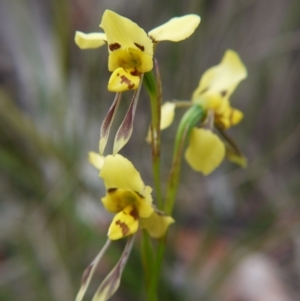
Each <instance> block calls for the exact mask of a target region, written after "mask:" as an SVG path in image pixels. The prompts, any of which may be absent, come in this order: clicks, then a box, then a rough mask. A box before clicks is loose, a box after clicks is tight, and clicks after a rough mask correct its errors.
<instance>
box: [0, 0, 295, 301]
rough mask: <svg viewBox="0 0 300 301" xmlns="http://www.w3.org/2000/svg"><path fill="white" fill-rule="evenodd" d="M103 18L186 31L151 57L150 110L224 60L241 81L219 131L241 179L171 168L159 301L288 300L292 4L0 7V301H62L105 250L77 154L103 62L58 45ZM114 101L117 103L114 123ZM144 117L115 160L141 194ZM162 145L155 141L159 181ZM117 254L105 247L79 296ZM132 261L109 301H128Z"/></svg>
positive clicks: (96, 117) (138, 292)
mask: <svg viewBox="0 0 300 301" xmlns="http://www.w3.org/2000/svg"><path fill="white" fill-rule="evenodd" d="M105 9H111V10H113V11H116V12H117V13H119V14H121V15H123V16H126V17H128V18H130V19H131V20H134V21H135V22H137V23H138V24H139V25H140V26H141V27H143V28H144V29H145V30H150V29H152V28H154V27H155V26H158V25H160V24H162V23H164V22H165V21H167V20H169V19H170V18H172V17H173V16H176V15H183V14H188V13H196V14H199V15H200V16H201V18H202V21H201V24H200V26H199V28H198V29H197V30H196V32H195V34H194V35H192V36H191V37H190V38H189V39H188V40H186V41H183V42H181V43H168V42H163V43H161V44H159V46H158V48H157V51H156V58H157V59H158V62H159V65H160V71H161V77H162V82H163V97H164V100H171V99H189V98H190V96H191V94H192V92H193V90H194V89H195V88H196V86H197V84H198V81H199V78H200V76H201V74H202V73H203V72H204V71H205V70H206V69H207V68H209V67H211V66H212V65H216V64H218V63H219V61H220V59H221V57H222V56H223V53H224V52H225V50H226V49H233V50H235V51H237V52H238V53H239V54H240V56H241V58H242V60H243V62H244V63H245V65H246V66H247V68H248V72H249V76H248V78H247V79H246V80H245V81H244V82H243V83H242V84H241V85H240V86H239V88H238V90H237V91H236V92H235V94H234V95H233V97H232V104H233V106H235V107H237V108H239V109H241V110H243V111H244V113H245V119H244V121H243V122H242V123H241V125H240V126H239V127H237V128H236V129H232V130H231V134H232V135H234V136H235V139H236V140H237V141H239V143H240V146H241V149H242V150H243V151H244V153H245V154H246V156H247V157H248V159H249V166H248V168H247V169H245V170H243V169H240V168H238V167H236V166H234V165H233V164H230V163H228V162H224V163H223V164H222V166H221V168H219V169H218V170H217V171H216V172H214V173H213V174H212V175H211V176H209V177H206V178H204V177H202V176H201V175H199V174H197V173H195V172H193V171H192V170H191V169H190V168H189V167H188V166H187V165H186V164H185V163H184V166H183V170H182V181H181V185H180V190H179V196H178V200H177V203H176V208H177V209H176V212H175V219H176V224H175V225H173V226H172V227H171V229H170V234H169V243H168V250H167V251H168V253H167V257H166V260H165V266H164V274H163V277H162V278H163V279H162V281H161V288H160V296H161V300H191V301H193V300H222V301H223V300H224V301H237V300H247V301H248V300H249V301H258V300H265V301H269V300H281V301H283V300H299V298H300V290H299V285H298V284H299V281H300V264H299V262H300V261H299V260H300V233H299V229H300V199H299V196H300V172H299V171H300V162H299V158H300V157H299V155H300V151H299V145H300V118H299V116H300V102H299V95H300V76H299V70H300V5H299V1H298V0H287V1H285V0H260V1H257V0H206V1H204V0H185V1H174V0H173V1H171V0H168V1H158V0H153V1H141V0H140V1H139V0H123V1H117V0H115V1H108V0H103V1H100V0H99V1H96V0H69V1H68V0H59V1H58V0H43V1H41V0H26V1H25V0H9V1H1V2H0V39H1V42H0V143H1V144H0V145H1V148H0V168H1V171H0V187H1V194H0V198H1V199H0V300H3V301H6V300H7V301H10V300H22V301H27V300H28V301H29V300H30V301H35V300H43V301H61V300H73V299H74V296H75V294H76V292H77V290H78V288H79V284H80V279H81V274H82V272H83V270H84V268H85V267H86V266H87V265H88V264H89V262H90V261H91V260H92V259H93V257H94V256H96V254H97V252H98V251H99V250H100V248H101V247H102V245H103V242H104V240H105V238H106V231H107V227H108V225H109V222H110V219H111V216H110V215H109V214H107V213H105V212H104V211H103V209H102V204H100V202H99V199H100V198H101V197H102V196H103V195H104V193H105V191H104V188H103V184H102V182H101V180H100V179H99V178H98V174H97V171H96V170H95V169H93V167H90V166H89V164H88V162H87V153H88V151H90V150H94V151H97V147H98V139H99V127H100V124H101V121H102V120H103V117H104V116H105V113H106V112H107V110H108V108H109V106H110V104H111V102H112V101H113V98H114V95H113V93H109V92H108V91H107V89H106V85H107V81H108V78H109V72H108V70H107V49H105V47H104V48H101V49H98V50H87V51H81V50H79V49H78V48H77V46H76V45H75V43H74V40H73V39H74V33H75V31H76V30H80V31H83V32H95V31H98V30H100V29H99V27H98V25H99V23H100V20H101V16H102V13H103V12H104V10H105ZM130 98H131V93H130V92H127V93H125V95H124V99H123V100H122V105H121V110H124V111H125V110H126V108H127V107H128V102H129V100H130ZM148 112H149V101H148V99H147V95H146V93H145V92H142V94H141V97H140V101H139V104H138V109H137V116H136V120H135V125H136V126H135V129H134V133H133V137H132V139H131V140H130V142H129V143H128V144H127V146H126V147H125V148H124V151H123V154H124V155H125V156H128V157H130V160H132V161H133V162H134V164H135V165H136V166H137V168H138V169H139V170H140V172H141V173H142V176H143V179H145V182H146V183H147V184H150V185H151V184H152V176H151V159H150V156H151V151H150V147H149V146H148V145H147V144H146V143H144V142H141V141H144V137H145V136H146V133H147V128H148V124H149V122H150V117H149V116H148ZM177 113H179V112H177ZM179 114H180V113H179ZM119 115H120V118H122V116H124V114H122V113H120V114H119ZM115 124H119V122H118V120H116V122H115ZM112 130H113V131H115V130H116V127H114V128H113V129H112ZM174 131H175V125H173V126H172V128H171V129H170V130H166V131H164V132H163V133H162V139H163V149H162V156H163V172H162V175H163V178H164V179H166V177H167V174H168V168H169V167H170V156H169V153H170V151H171V150H172V146H173V141H174ZM123 245H124V242H123V241H120V242H117V243H114V244H113V247H112V248H111V252H109V254H108V255H107V256H106V258H105V260H104V261H103V263H102V264H101V266H100V268H99V270H98V272H97V275H96V277H95V279H96V280H93V282H94V283H93V286H94V289H95V288H96V287H97V285H98V284H99V283H100V281H101V279H103V276H105V275H106V274H107V272H108V271H109V270H110V268H111V267H112V266H113V264H114V263H115V262H116V260H117V258H118V257H119V256H120V254H121V250H122V247H123ZM137 246H138V243H136V249H135V250H134V252H133V254H132V256H131V258H130V260H129V262H128V264H127V267H126V269H125V273H124V276H123V281H122V285H121V287H120V289H119V291H118V292H117V294H116V296H114V297H113V300H128V299H130V300H143V299H144V294H143V289H144V288H143V282H142V281H143V280H142V277H141V273H142V270H141V263H140V261H141V259H140V253H139V249H138V247H137ZM251 273H252V274H251ZM255 273H256V274H255ZM253 275H254V276H253ZM255 275H256V276H255ZM261 275H265V278H264V277H261ZM251 277H252V278H251ZM265 279H267V280H265ZM97 281H98V282H97ZM255 281H256V282H255ZM264 281H265V282H264ZM91 292H93V288H91ZM263 293H265V295H264V298H263V299H259V297H258V296H261V295H262V294H263ZM268 293H269V295H267V294H268ZM272 293H273V295H274V296H277V298H278V299H275V298H273V299H271V297H270V296H271V295H272ZM259 294H261V295H259ZM89 296H90V297H91V294H90V295H89ZM261 298H262V297H261ZM87 300H88V299H87Z"/></svg>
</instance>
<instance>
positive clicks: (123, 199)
mask: <svg viewBox="0 0 300 301" xmlns="http://www.w3.org/2000/svg"><path fill="white" fill-rule="evenodd" d="M149 189H150V190H149ZM151 190H152V189H151V188H150V187H146V188H145V193H144V194H145V196H142V195H140V194H139V193H138V192H135V191H133V190H128V189H120V188H110V189H108V190H107V193H106V196H105V197H104V198H102V199H101V200H102V203H103V205H104V207H105V209H106V210H108V211H109V212H112V213H116V212H120V211H121V210H123V209H124V208H125V207H127V206H129V205H132V206H134V207H135V208H137V212H138V216H141V217H148V216H149V215H150V214H151V213H152V212H153V209H152V197H151Z"/></svg>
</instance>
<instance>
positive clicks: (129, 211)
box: [107, 206, 139, 240]
mask: <svg viewBox="0 0 300 301" xmlns="http://www.w3.org/2000/svg"><path fill="white" fill-rule="evenodd" d="M138 226H139V222H138V216H137V211H136V209H135V208H134V207H133V206H127V207H126V208H125V209H124V210H123V211H121V212H119V213H118V214H117V215H116V216H115V217H114V219H113V220H112V223H111V225H110V227H109V229H108V234H107V235H108V237H109V239H111V240H116V239H120V238H123V237H125V236H128V235H131V234H133V233H135V232H136V231H137V230H138Z"/></svg>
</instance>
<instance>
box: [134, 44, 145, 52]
mask: <svg viewBox="0 0 300 301" xmlns="http://www.w3.org/2000/svg"><path fill="white" fill-rule="evenodd" d="M134 45H135V46H136V47H137V48H139V49H141V50H142V51H144V50H145V47H144V46H143V45H140V44H138V43H134Z"/></svg>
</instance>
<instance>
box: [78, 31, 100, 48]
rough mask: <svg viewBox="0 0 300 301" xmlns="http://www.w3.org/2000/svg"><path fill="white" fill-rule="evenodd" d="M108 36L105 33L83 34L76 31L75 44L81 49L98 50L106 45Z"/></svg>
mask: <svg viewBox="0 0 300 301" xmlns="http://www.w3.org/2000/svg"><path fill="white" fill-rule="evenodd" d="M105 42H106V35H105V33H98V32H93V33H87V34H86V33H83V32H81V31H76V34H75V43H76V44H77V45H78V47H79V48H80V49H91V48H98V47H101V46H103V45H104V44H105Z"/></svg>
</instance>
